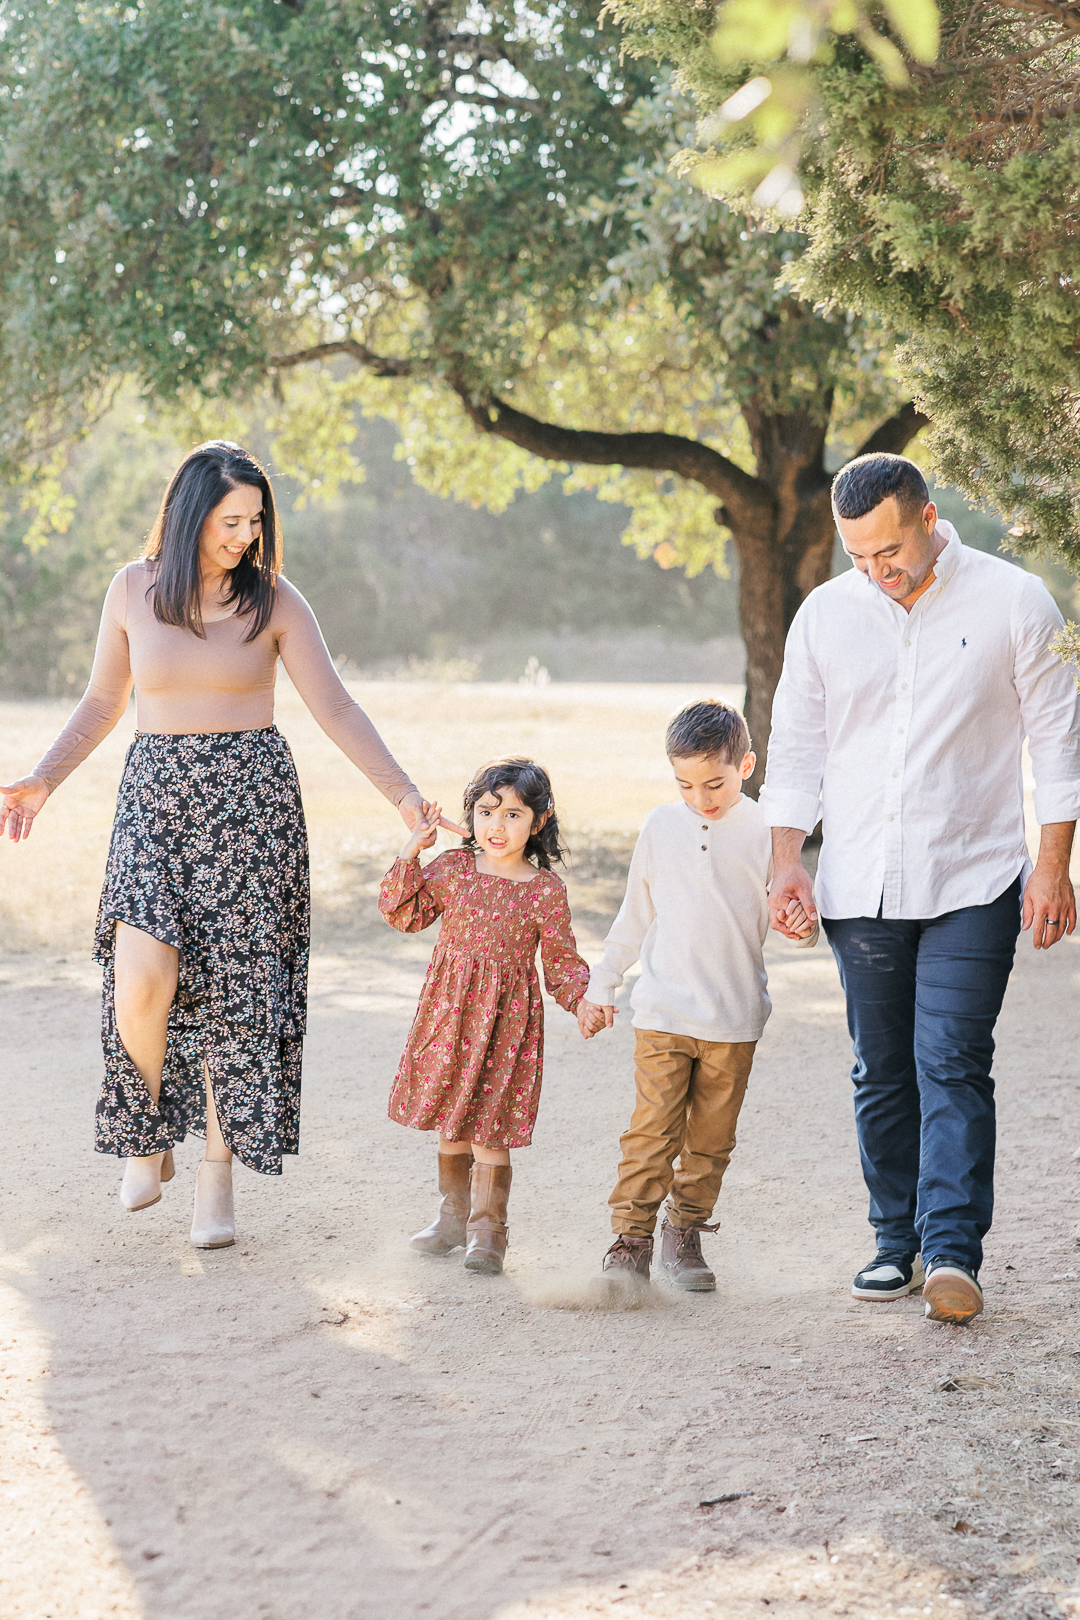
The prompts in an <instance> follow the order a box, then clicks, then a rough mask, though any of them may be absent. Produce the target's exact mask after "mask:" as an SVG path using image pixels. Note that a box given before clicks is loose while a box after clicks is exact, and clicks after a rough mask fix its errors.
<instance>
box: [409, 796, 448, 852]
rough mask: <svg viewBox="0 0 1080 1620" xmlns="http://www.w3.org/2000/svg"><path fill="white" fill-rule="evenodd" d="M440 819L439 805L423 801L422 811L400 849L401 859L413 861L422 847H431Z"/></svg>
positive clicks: (436, 834) (437, 831) (436, 835)
mask: <svg viewBox="0 0 1080 1620" xmlns="http://www.w3.org/2000/svg"><path fill="white" fill-rule="evenodd" d="M440 820H441V818H440V815H439V806H438V805H437V804H428V803H427V802H426V801H425V803H424V809H423V812H422V813H421V815H420V816H419V817H418V818H417V821H416V823H415V825H414V826H413V830H412V832H411V833H410V834H409V836H408V838H407V839H406V840H405V845H404V847H403V849H402V851H401V859H402V860H403V861H415V859H416V857H417V856H418V855H419V853H420V851H421V850H422V849H430V848H431V846H432V844H433V843H434V842H435V840H436V838H437V837H438V836H439V824H440Z"/></svg>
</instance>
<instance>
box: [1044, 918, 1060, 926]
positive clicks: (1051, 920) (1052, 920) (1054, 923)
mask: <svg viewBox="0 0 1080 1620" xmlns="http://www.w3.org/2000/svg"><path fill="white" fill-rule="evenodd" d="M1057 925H1058V920H1057V918H1056V917H1047V919H1046V926H1047V927H1048V928H1056V927H1057Z"/></svg>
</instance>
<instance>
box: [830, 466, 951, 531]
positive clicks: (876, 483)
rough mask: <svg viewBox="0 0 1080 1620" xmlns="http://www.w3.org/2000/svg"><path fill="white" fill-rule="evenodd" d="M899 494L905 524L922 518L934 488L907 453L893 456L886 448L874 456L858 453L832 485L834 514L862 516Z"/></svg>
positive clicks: (897, 502) (852, 516)
mask: <svg viewBox="0 0 1080 1620" xmlns="http://www.w3.org/2000/svg"><path fill="white" fill-rule="evenodd" d="M890 495H895V496H896V504H897V506H898V507H899V508H900V516H901V518H902V519H903V521H904V522H905V523H910V522H912V521H913V519H915V518H916V517H918V515H919V513H920V512H921V511H922V509H923V507H924V506H925V505H926V503H927V501H928V500H929V499H930V491H929V490H928V489H927V487H926V479H925V478H924V477H923V475H922V473H921V472H920V471H919V469H918V467H916V465H915V463H914V462H913V461H909V460H908V458H907V456H892V455H889V454H888V453H887V452H886V451H884V450H878V451H875V452H874V454H873V455H869V456H856V457H855V460H854V461H849V462H848V464H847V466H846V467H841V469H840V471H839V472H838V473H837V475H836V477H835V478H834V479H833V486H832V505H833V515H834V516H835V517H838V518H861V517H865V516H866V514H867V512H872V511H873V510H874V508H875V506H880V505H881V503H882V501H887V500H888V498H889V496H890Z"/></svg>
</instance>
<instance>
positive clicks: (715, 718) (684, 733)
mask: <svg viewBox="0 0 1080 1620" xmlns="http://www.w3.org/2000/svg"><path fill="white" fill-rule="evenodd" d="M664 746H665V747H666V748H667V755H668V758H669V759H696V758H697V756H698V755H699V754H709V755H715V756H716V757H717V758H718V759H722V760H723V761H724V762H725V764H727V765H741V764H742V762H743V760H744V759H745V757H746V755H747V754H748V753H749V752H750V733H749V731H748V730H747V729H746V721H745V720H744V719H743V717H742V715H741V714H740V713H739V711H738V709H734V708H732V706H731V704H730V703H722V702H721V701H720V699H719V698H704V699H703V700H702V701H701V702H700V703H688V704H687V705H686V708H685V709H680V710H679V712H678V714H677V715H676V716H675V718H674V720H672V722H671V724H670V725H669V726H668V728H667V736H666V737H665V739H664Z"/></svg>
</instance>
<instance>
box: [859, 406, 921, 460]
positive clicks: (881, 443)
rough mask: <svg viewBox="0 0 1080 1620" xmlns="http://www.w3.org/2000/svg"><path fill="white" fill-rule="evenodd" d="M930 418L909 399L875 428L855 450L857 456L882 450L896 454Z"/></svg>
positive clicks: (870, 454) (874, 453) (904, 447)
mask: <svg viewBox="0 0 1080 1620" xmlns="http://www.w3.org/2000/svg"><path fill="white" fill-rule="evenodd" d="M929 421H930V418H929V417H928V416H924V415H923V413H922V411H917V410H916V409H915V407H914V405H913V404H912V403H911V401H910V400H909V401H908V403H907V404H906V405H902V406H901V407H900V409H899V410H898V411H897V413H896V415H895V416H890V417H889V420H888V421H887V422H882V424H881V426H880V427H878V428H875V429H874V431H873V433H871V435H870V437H869V438H868V439H867V441H866V443H865V444H864V445H860V447H859V449H858V450H856V452H855V454H856V455H857V456H872V455H876V454H878V453H879V452H880V451H882V450H886V451H888V452H889V453H890V454H891V455H894V456H898V455H900V453H901V452H902V451H903V450H905V449H906V448H907V446H908V445H909V444H910V443H911V441H912V439H913V438H914V437H915V435H916V433H918V432H919V430H920V429H921V428H924V427H926V426H927V425H928V424H929Z"/></svg>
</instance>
